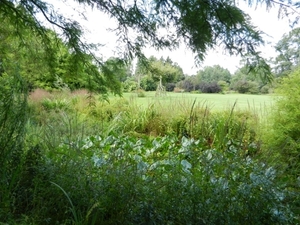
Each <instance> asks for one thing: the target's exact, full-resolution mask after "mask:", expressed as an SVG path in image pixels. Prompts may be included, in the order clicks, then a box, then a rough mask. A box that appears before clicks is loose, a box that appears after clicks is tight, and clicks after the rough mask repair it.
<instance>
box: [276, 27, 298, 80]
mask: <svg viewBox="0 0 300 225" xmlns="http://www.w3.org/2000/svg"><path fill="white" fill-rule="evenodd" d="M275 49H276V51H277V52H278V53H279V54H278V55H277V57H276V58H275V62H274V63H275V68H274V70H275V73H276V75H277V76H284V75H287V74H288V73H290V72H291V71H292V70H293V69H294V68H295V67H296V66H297V65H299V63H300V28H295V29H293V30H292V31H290V32H289V33H288V34H285V35H283V37H282V38H281V39H280V40H279V42H278V43H277V44H276V46H275Z"/></svg>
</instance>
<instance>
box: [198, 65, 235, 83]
mask: <svg viewBox="0 0 300 225" xmlns="http://www.w3.org/2000/svg"><path fill="white" fill-rule="evenodd" d="M197 77H198V79H199V80H200V82H207V83H212V82H219V81H225V82H226V83H228V84H229V83H230V80H231V74H230V72H229V70H228V69H224V68H222V67H221V66H219V65H214V66H206V67H205V68H204V69H203V70H200V71H198V73H197Z"/></svg>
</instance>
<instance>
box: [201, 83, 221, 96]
mask: <svg viewBox="0 0 300 225" xmlns="http://www.w3.org/2000/svg"><path fill="white" fill-rule="evenodd" d="M199 88H200V90H201V92H202V93H219V92H221V91H222V89H221V87H220V86H219V85H218V83H217V82H212V83H206V82H203V83H200V87H199Z"/></svg>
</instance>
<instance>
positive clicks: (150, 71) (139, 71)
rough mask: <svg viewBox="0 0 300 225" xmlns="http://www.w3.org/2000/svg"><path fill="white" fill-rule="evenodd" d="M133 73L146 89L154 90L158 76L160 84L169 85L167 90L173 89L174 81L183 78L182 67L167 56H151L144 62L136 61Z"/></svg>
mask: <svg viewBox="0 0 300 225" xmlns="http://www.w3.org/2000/svg"><path fill="white" fill-rule="evenodd" d="M135 74H136V77H137V78H138V79H140V82H141V87H142V88H143V89H144V90H146V91H154V90H156V87H157V83H158V82H159V81H160V77H161V78H162V84H163V85H165V86H168V87H169V88H168V91H173V89H174V83H177V82H178V81H181V80H183V79H184V74H183V70H182V68H181V67H180V66H179V65H178V64H177V63H174V62H173V61H172V60H171V59H170V58H169V57H167V59H164V58H160V59H157V58H155V57H154V56H151V57H149V59H148V61H147V62H146V63H145V62H143V61H138V63H137V67H136V72H135ZM171 87H173V88H171Z"/></svg>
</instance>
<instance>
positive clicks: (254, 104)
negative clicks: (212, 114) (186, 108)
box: [123, 92, 273, 113]
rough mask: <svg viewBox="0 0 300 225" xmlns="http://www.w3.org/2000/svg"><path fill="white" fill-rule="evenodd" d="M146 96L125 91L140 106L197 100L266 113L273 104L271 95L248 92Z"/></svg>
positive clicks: (216, 106)
mask: <svg viewBox="0 0 300 225" xmlns="http://www.w3.org/2000/svg"><path fill="white" fill-rule="evenodd" d="M145 95H146V96H145V97H137V94H136V93H124V94H123V97H124V98H125V99H128V100H129V101H130V102H134V103H136V104H137V105H140V106H144V107H146V106H148V105H149V104H153V103H159V104H162V105H164V106H165V105H169V104H170V105H171V104H172V105H173V104H184V105H192V103H193V102H194V101H195V100H196V103H197V104H203V105H205V106H207V107H208V108H210V109H211V110H213V111H220V110H224V109H225V110H226V109H228V108H230V109H231V108H232V106H233V105H234V104H235V103H236V106H235V108H236V109H241V110H245V109H247V110H251V111H255V112H257V113H266V112H267V111H268V109H269V108H270V107H271V106H272V102H273V97H272V96H271V95H248V94H191V93H172V92H168V93H167V95H166V96H160V97H156V96H155V92H145Z"/></svg>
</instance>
